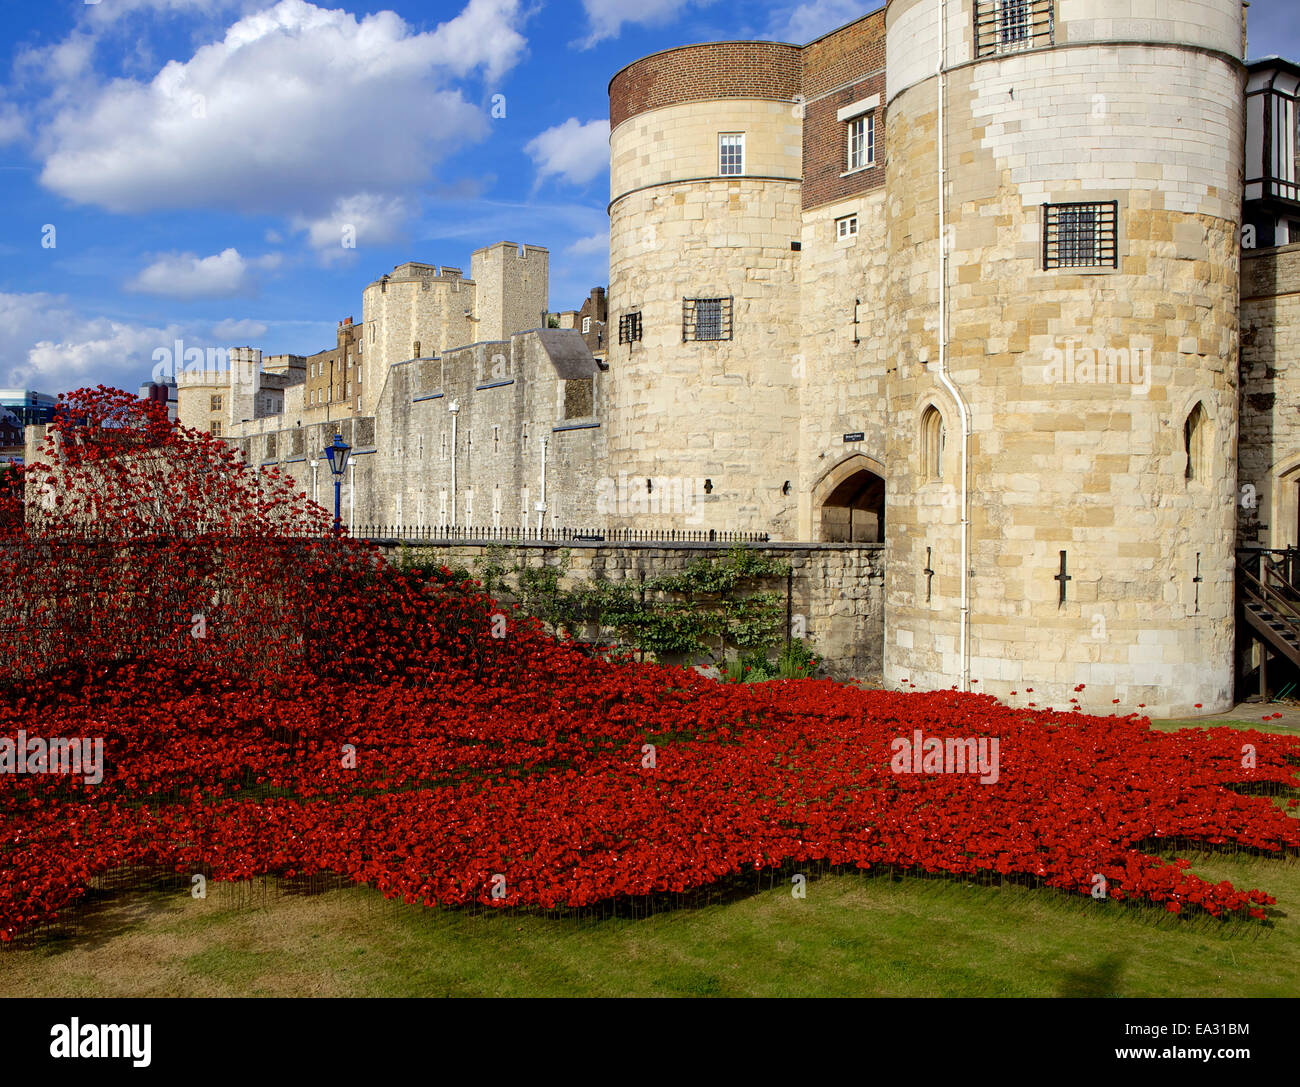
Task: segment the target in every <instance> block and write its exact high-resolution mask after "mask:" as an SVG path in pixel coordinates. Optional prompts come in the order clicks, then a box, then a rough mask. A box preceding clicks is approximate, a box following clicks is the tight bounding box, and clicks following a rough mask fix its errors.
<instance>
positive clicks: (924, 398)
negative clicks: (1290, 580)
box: [885, 4, 1242, 715]
mask: <svg viewBox="0 0 1300 1087" xmlns="http://www.w3.org/2000/svg"><path fill="white" fill-rule="evenodd" d="M897 7H898V8H899V11H898V13H897V16H896V18H897V21H898V22H897V25H899V26H900V27H907V26H908V25H909V24H908V20H907V19H906V18H905V17H904V16H905V14H906V11H907V10H908V9H907V6H906V5H905V4H898V5H897ZM958 7H961V8H963V10H964V11H965V15H966V21H967V23H969V21H970V11H969V5H958V4H953V5H950V10H952V9H953V8H958ZM890 12H891V19H893V18H895V14H894V7H891V9H890ZM892 25H894V24H892V23H891V26H892ZM931 29H932V28H931ZM913 30H915V28H913ZM1058 33H1059V34H1060V36H1061V38H1060V39H1058V40H1061V39H1064V40H1066V41H1071V42H1072V41H1073V40H1074V39H1073V37H1072V36H1071V31H1070V27H1069V25H1067V24H1065V22H1064V20H1063V22H1062V25H1060V26H1059V27H1058ZM892 34H893V31H892V30H891V43H890V49H891V54H893V52H894V48H893V37H892ZM968 38H969V34H968V35H967V39H968ZM962 40H963V39H960V38H959V39H958V41H957V42H955V43H953V48H954V49H957V50H958V53H957V55H956V56H955V57H954V59H955V60H960V59H962V56H961V53H960V49H961V48H962V47H963V46H962V45H961V42H962ZM967 44H969V43H968V41H967ZM1237 44H1238V46H1239V42H1238V43H1237ZM908 48H909V49H913V50H920V51H921V52H922V53H924V52H927V51H928V52H929V53H930V54H931V55H933V52H934V48H933V43H932V42H931V43H929V44H927V43H926V42H925V40H924V34H923V33H920V34H917V33H913V35H912V37H911V38H910V39H909V46H908ZM948 84H949V86H948V94H947V98H946V105H947V111H946V112H947V117H946V128H947V134H948V138H947V146H948V156H949V160H948V177H949V184H950V190H949V199H948V222H949V231H950V232H949V237H948V244H949V248H950V266H949V269H948V287H949V306H950V310H949V319H948V330H949V337H950V346H949V354H948V367H949V371H950V373H951V378H952V380H953V382H954V383H955V384H956V386H957V387H958V389H959V390H960V392H961V394H962V396H963V397H964V399H965V400H966V402H967V403H968V405H969V408H970V429H971V438H970V444H969V457H970V461H969V470H968V480H969V487H970V495H971V503H970V511H971V512H970V528H969V534H970V552H969V568H970V570H971V574H970V577H969V590H968V591H969V594H970V618H969V627H968V629H969V643H968V649H967V652H968V655H969V667H970V677H971V680H972V681H973V682H977V683H978V684H979V687H978V688H977V689H978V690H980V691H986V692H988V693H993V694H996V695H998V696H1000V697H1004V698H1007V697H1011V692H1012V691H1019V692H1021V693H1020V698H1022V699H1024V698H1025V695H1024V691H1025V688H1026V686H1032V687H1033V688H1034V691H1035V695H1032V696H1029V697H1030V698H1036V699H1037V700H1038V702H1039V704H1040V705H1041V704H1044V703H1052V704H1060V703H1062V702H1064V701H1066V700H1067V699H1068V697H1069V691H1070V689H1071V688H1072V687H1073V686H1074V685H1076V684H1079V683H1085V684H1087V686H1088V688H1089V690H1090V692H1091V695H1092V697H1093V698H1096V697H1099V696H1100V695H1103V694H1108V695H1110V696H1111V697H1114V698H1118V699H1119V700H1120V702H1121V704H1123V705H1125V706H1132V705H1135V704H1144V705H1145V707H1146V709H1147V712H1149V713H1153V714H1170V715H1176V714H1180V713H1194V712H1211V711H1212V710H1216V709H1224V708H1227V707H1228V706H1229V705H1230V704H1231V701H1230V700H1231V696H1232V657H1233V645H1232V635H1233V614H1232V606H1233V553H1232V537H1233V504H1232V502H1233V492H1234V489H1235V479H1236V403H1235V400H1236V391H1235V388H1234V382H1235V364H1236V352H1237V309H1238V292H1237V273H1238V267H1237V253H1238V250H1237V222H1238V219H1239V215H1240V205H1241V188H1240V186H1241V180H1240V178H1241V174H1240V170H1241V162H1240V150H1238V151H1237V152H1236V153H1235V154H1234V153H1233V152H1232V148H1234V147H1235V148H1238V149H1239V148H1240V146H1241V136H1242V134H1241V119H1240V89H1241V67H1240V65H1239V64H1238V63H1237V62H1236V61H1234V60H1233V59H1232V58H1231V57H1224V56H1215V55H1211V54H1207V53H1205V52H1202V51H1195V50H1186V49H1181V48H1178V47H1176V46H1168V47H1161V46H1147V45H1124V46H1119V45H1110V46H1102V45H1097V46H1086V47H1079V48H1071V49H1069V50H1068V51H1056V50H1045V51H1041V52H1037V53H1030V54H1021V55H1012V56H1007V57H991V58H988V59H986V60H983V61H981V62H979V63H976V64H973V65H969V66H967V67H964V68H961V69H959V70H957V71H955V72H952V73H950V75H949V77H948ZM890 85H891V88H893V87H895V86H897V87H898V90H897V91H896V97H894V98H893V99H892V100H891V101H890V103H889V144H890V148H891V156H890V177H889V201H890V208H889V239H890V273H891V274H890V284H889V339H890V341H891V343H892V344H894V346H895V347H896V349H897V351H898V353H899V361H898V366H899V371H898V378H897V381H896V382H895V383H894V385H893V387H892V389H891V405H890V413H889V414H890V439H889V448H888V455H887V462H888V470H889V476H888V484H889V486H888V492H887V493H888V499H887V501H888V509H887V513H886V520H887V523H888V524H889V526H890V530H889V533H888V540H889V547H888V570H889V575H888V590H887V607H888V614H889V620H890V631H889V635H888V640H887V643H886V649H885V675H886V680H887V681H888V682H891V683H901V682H902V681H903V680H904V679H907V680H910V681H911V682H915V683H918V685H921V686H927V687H930V686H943V685H945V684H951V683H952V682H953V681H954V680H955V679H957V678H958V677H960V676H961V675H962V670H963V661H962V659H961V653H960V650H961V614H960V603H961V585H962V557H961V544H960V540H961V529H960V525H959V520H960V502H959V498H958V494H959V490H960V482H961V480H960V468H961V457H960V452H961V439H960V435H961V422H960V412H959V408H958V405H957V403H956V402H955V400H954V398H953V397H952V396H951V395H950V394H949V392H948V391H947V390H946V389H945V388H943V387H942V384H941V382H940V381H939V380H938V374H937V371H938V358H939V348H938V335H937V332H938V329H937V317H938V309H937V294H938V288H937V283H938V280H937V271H938V241H937V197H936V191H937V190H936V185H935V168H936V152H935V132H936V123H937V107H936V82H935V79H934V78H933V77H931V78H929V79H926V80H924V81H922V82H918V83H916V84H915V85H913V86H907V85H906V81H905V80H903V79H900V80H899V81H898V83H897V84H896V83H895V76H894V73H893V71H892V70H891V75H890ZM1012 92H1014V93H1012ZM1099 114H1100V116H1098V115H1099ZM1089 126H1092V135H1091V136H1090V135H1089ZM1101 126H1104V130H1105V139H1104V142H1103V141H1102V140H1101V139H1100V138H1098V128H1099V127H1101ZM1225 149H1226V153H1225ZM1112 199H1113V200H1117V201H1118V204H1119V208H1118V224H1119V228H1118V229H1119V235H1118V236H1119V242H1118V254H1119V256H1118V261H1119V267H1118V268H1117V269H1116V270H1113V271H1112V270H1106V271H1099V272H1095V273H1094V272H1092V271H1089V272H1087V273H1085V274H1080V273H1079V272H1075V271H1073V270H1070V269H1065V270H1061V269H1052V270H1044V269H1043V267H1042V263H1041V261H1042V252H1041V238H1042V233H1043V224H1042V215H1043V211H1042V207H1041V205H1042V204H1043V203H1049V202H1050V203H1060V202H1068V201H1084V200H1112ZM1072 342H1073V344H1074V345H1075V346H1076V347H1078V348H1080V349H1083V348H1088V347H1091V348H1094V349H1097V350H1099V351H1102V352H1104V351H1107V350H1110V351H1115V350H1123V351H1125V352H1128V353H1129V354H1130V356H1131V354H1132V353H1133V352H1136V351H1139V350H1141V351H1146V352H1149V358H1150V370H1149V374H1150V376H1149V379H1148V380H1149V386H1148V387H1146V388H1139V387H1136V383H1135V382H1132V381H1129V380H1124V379H1122V378H1120V379H1118V380H1109V381H1107V380H1102V381H1097V380H1095V379H1094V377H1095V375H1090V374H1088V373H1087V372H1086V371H1085V370H1079V371H1078V372H1077V374H1075V375H1072V377H1073V379H1071V377H1066V376H1064V375H1063V374H1057V373H1054V372H1053V371H1051V370H1049V369H1048V367H1049V365H1050V364H1051V363H1052V360H1053V359H1054V358H1055V357H1056V356H1054V354H1053V352H1056V351H1059V352H1061V353H1062V354H1064V353H1066V352H1067V351H1068V350H1069V349H1070V346H1071V343H1072ZM1198 403H1199V404H1201V405H1202V407H1203V409H1204V410H1205V412H1206V413H1207V415H1208V431H1209V433H1208V435H1207V438H1206V441H1207V445H1208V455H1207V456H1206V458H1205V465H1204V466H1203V468H1202V473H1201V475H1200V476H1199V477H1198V478H1196V479H1194V480H1188V479H1186V478H1185V475H1186V473H1185V470H1186V467H1187V461H1188V458H1187V455H1186V453H1185V451H1184V445H1183V440H1184V424H1185V421H1186V420H1187V418H1188V416H1189V413H1190V412H1191V410H1192V408H1193V407H1195V406H1196V405H1197V404H1198ZM930 406H933V407H935V408H936V409H937V410H938V411H939V413H940V415H941V417H942V419H943V422H944V427H945V433H946V446H945V448H944V452H943V454H942V457H941V464H942V472H941V477H942V478H933V477H934V476H935V475H936V473H935V472H933V471H931V470H929V469H928V468H927V465H926V450H925V448H924V441H923V434H922V431H923V421H924V418H925V412H926V410H927V408H929V407H930ZM1062 551H1064V552H1066V553H1067V572H1068V575H1069V577H1070V578H1071V580H1070V581H1069V582H1067V583H1066V584H1067V595H1066V600H1065V602H1064V603H1062V602H1060V599H1059V587H1060V582H1059V581H1057V580H1055V577H1056V575H1058V574H1059V573H1060V552H1062ZM927 571H933V574H930V573H927ZM1198 577H1199V578H1200V579H1201V580H1199V581H1197V580H1195V579H1196V578H1198ZM931 578H932V580H931ZM1194 703H1200V704H1201V705H1202V710H1201V711H1197V710H1194V709H1193V704H1194Z"/></svg>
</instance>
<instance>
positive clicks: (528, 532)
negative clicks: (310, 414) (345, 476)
mask: <svg viewBox="0 0 1300 1087" xmlns="http://www.w3.org/2000/svg"><path fill="white" fill-rule="evenodd" d="M352 535H353V536H355V537H357V538H358V539H363V540H397V541H398V542H402V543H415V542H422V541H480V540H482V541H494V540H502V541H511V540H517V541H525V542H526V541H536V542H539V543H565V542H573V543H601V542H603V543H768V542H770V540H771V537H770V536H769V535H768V534H767V533H766V532H723V531H720V530H718V529H711V528H703V529H626V528H614V529H607V528H532V527H527V526H521V527H497V526H491V525H488V526H482V525H396V524H393V525H358V526H357V527H356V529H355V530H354V531H353V533H352Z"/></svg>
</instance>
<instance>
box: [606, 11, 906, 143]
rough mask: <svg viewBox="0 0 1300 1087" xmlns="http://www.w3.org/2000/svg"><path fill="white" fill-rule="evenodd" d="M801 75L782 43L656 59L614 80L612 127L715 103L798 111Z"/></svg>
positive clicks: (794, 50) (719, 45) (725, 45)
mask: <svg viewBox="0 0 1300 1087" xmlns="http://www.w3.org/2000/svg"><path fill="white" fill-rule="evenodd" d="M881 25H882V27H883V25H884V24H883V20H882V24H881ZM883 48H884V44H883V38H882V44H881V49H882V50H883ZM800 69H801V63H800V50H799V49H798V47H796V46H792V45H783V44H781V43H779V42H716V43H710V44H707V45H688V46H685V47H683V48H681V49H672V50H669V51H668V52H666V53H656V54H655V55H653V56H649V57H645V58H644V59H642V60H638V61H636V62H635V63H633V64H630V65H628V66H627V67H626V68H624V69H623V70H622V71H621V72H619V73H618V74H617V75H616V76H614V78H613V79H612V80H610V84H609V123H610V127H611V128H617V127H618V126H619V125H620V124H622V123H623V122H624V121H626V120H627V119H628V118H629V117H635V116H636V115H637V114H638V113H644V112H646V111H647V110H651V109H658V108H660V107H661V106H672V105H677V104H679V103H681V102H700V101H705V100H707V99H710V98H771V99H784V100H787V101H789V102H790V103H791V104H792V105H793V102H794V97H795V95H796V94H798V93H799V87H800V78H801V73H800Z"/></svg>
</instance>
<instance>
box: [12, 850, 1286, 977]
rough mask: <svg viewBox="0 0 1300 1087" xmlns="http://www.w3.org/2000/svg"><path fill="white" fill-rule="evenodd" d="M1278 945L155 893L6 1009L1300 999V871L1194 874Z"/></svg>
mask: <svg viewBox="0 0 1300 1087" xmlns="http://www.w3.org/2000/svg"><path fill="white" fill-rule="evenodd" d="M1193 861H1194V864H1193V867H1194V870H1195V871H1196V872H1198V873H1199V874H1201V875H1203V876H1206V877H1208V878H1211V879H1215V880H1218V879H1225V878H1226V879H1230V880H1232V881H1233V882H1234V883H1236V884H1237V885H1238V886H1262V887H1264V888H1266V889H1267V890H1269V891H1270V892H1271V893H1273V894H1274V895H1275V896H1276V897H1277V899H1278V906H1277V907H1276V909H1275V911H1274V912H1273V914H1272V916H1271V919H1270V920H1271V923H1270V924H1268V925H1261V924H1258V923H1256V924H1246V923H1242V922H1229V923H1226V924H1225V923H1221V922H1217V921H1213V920H1211V919H1209V918H1204V917H1202V918H1189V919H1183V918H1177V917H1173V916H1170V915H1167V914H1165V913H1164V912H1163V911H1161V910H1159V909H1156V908H1152V907H1134V906H1126V905H1122V904H1119V903H1115V902H1094V901H1092V900H1091V899H1086V898H1083V897H1078V898H1073V897H1068V896H1065V895H1062V894H1060V893H1058V892H1054V891H1051V890H1037V889H1032V888H1027V887H1019V886H1007V887H1003V888H999V887H992V886H979V885H974V884H969V885H968V884H963V883H961V882H959V881H951V880H942V879H926V880H922V879H916V878H910V877H909V878H902V879H900V878H898V877H892V878H891V877H890V876H889V875H888V874H881V875H877V876H862V875H858V874H843V875H829V876H826V877H825V878H822V879H813V880H811V881H810V882H809V884H808V887H807V898H806V899H804V900H797V899H795V898H793V897H792V896H791V894H790V891H789V890H788V889H787V888H785V887H778V888H776V889H775V890H768V889H766V887H765V888H764V890H762V891H760V892H758V893H755V894H751V895H749V896H746V897H742V898H740V899H737V900H734V901H731V902H728V903H726V904H715V905H712V906H704V907H701V908H696V909H680V910H670V911H665V912H662V913H657V914H654V915H652V916H650V917H649V918H642V919H639V920H632V919H630V918H612V919H606V920H599V919H592V920H585V921H576V920H572V919H571V920H567V921H559V920H552V919H549V918H543V917H540V916H537V915H533V914H510V913H473V914H471V913H465V912H458V911H447V910H440V911H430V910H425V909H423V908H420V907H408V906H404V905H401V904H399V903H395V902H385V901H384V899H383V898H382V896H380V895H379V894H377V893H376V892H374V891H370V890H368V889H363V888H347V889H342V890H331V891H326V892H323V893H321V894H316V895H306V894H298V893H294V894H284V893H280V891H279V890H277V889H276V887H275V885H274V884H272V883H267V884H265V885H261V886H259V885H252V886H245V887H243V888H232V887H229V886H227V885H216V884H211V885H209V897H208V898H207V899H206V900H195V899H192V898H190V897H189V895H188V894H187V893H186V892H185V891H184V890H179V889H178V890H176V891H173V892H147V893H146V892H134V893H128V894H122V895H118V896H116V897H114V898H113V899H111V900H110V902H109V903H108V904H107V906H106V907H104V908H102V909H100V910H97V911H95V912H94V913H92V914H91V915H89V916H88V917H87V918H85V919H83V921H82V922H81V923H80V925H79V930H78V932H77V934H76V935H74V936H68V937H63V938H52V939H51V938H47V939H44V940H42V941H41V942H39V943H38V944H36V945H35V946H29V947H26V948H21V949H18V950H10V951H5V952H3V953H0V994H3V995H5V996H242V995H262V996H289V995H313V996H444V995H448V996H543V995H546V996H561V995H584V996H617V995H662V996H678V995H680V996H822V995H843V996H866V995H878V996H1169V995H1186V996H1293V995H1295V994H1296V993H1298V992H1300V864H1297V862H1296V861H1295V860H1294V859H1293V860H1289V861H1272V860H1267V859H1263V858H1243V857H1238V858H1232V857H1229V856H1225V855H1222V854H1219V855H1213V856H1211V855H1199V856H1198V855H1193Z"/></svg>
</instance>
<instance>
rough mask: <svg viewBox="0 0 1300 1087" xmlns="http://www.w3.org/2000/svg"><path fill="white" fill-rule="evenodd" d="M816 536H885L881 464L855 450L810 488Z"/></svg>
mask: <svg viewBox="0 0 1300 1087" xmlns="http://www.w3.org/2000/svg"><path fill="white" fill-rule="evenodd" d="M813 502H814V504H815V505H814V510H813V513H814V517H815V518H816V521H817V525H816V528H817V532H816V537H817V539H818V540H821V541H823V542H825V543H845V542H851V543H881V542H883V541H884V539H885V481H884V479H883V478H882V475H881V465H879V464H877V463H876V462H875V461H873V460H871V459H870V458H869V457H866V456H863V455H862V454H855V455H854V456H852V457H849V458H848V459H847V460H845V461H843V462H841V463H840V464H838V465H836V466H835V467H834V468H832V469H831V470H830V471H829V472H827V473H826V475H825V476H823V477H822V480H821V481H820V482H819V483H818V485H817V487H816V488H814V491H813Z"/></svg>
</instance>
